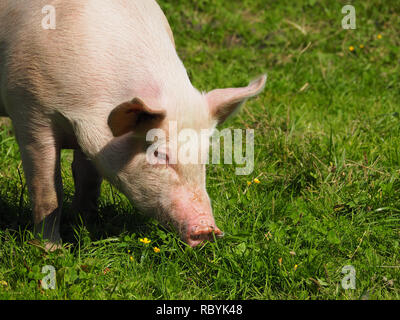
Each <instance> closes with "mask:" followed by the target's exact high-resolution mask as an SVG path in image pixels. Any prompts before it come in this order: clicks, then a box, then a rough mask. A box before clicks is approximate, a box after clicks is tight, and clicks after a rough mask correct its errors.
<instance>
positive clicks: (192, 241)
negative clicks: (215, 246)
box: [187, 225, 224, 247]
mask: <svg viewBox="0 0 400 320" xmlns="http://www.w3.org/2000/svg"><path fill="white" fill-rule="evenodd" d="M189 232H190V233H189V236H188V240H187V243H188V245H189V246H191V247H196V246H198V245H199V244H202V243H204V242H206V241H213V240H214V236H215V238H222V237H223V236H224V233H223V232H222V231H221V230H220V229H218V227H216V226H206V225H201V226H194V227H192V228H191V230H190V231H189Z"/></svg>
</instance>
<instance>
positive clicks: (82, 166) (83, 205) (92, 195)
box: [71, 150, 103, 224]
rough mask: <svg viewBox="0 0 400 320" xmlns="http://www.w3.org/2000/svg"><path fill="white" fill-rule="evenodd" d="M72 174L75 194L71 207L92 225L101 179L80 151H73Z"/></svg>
mask: <svg viewBox="0 0 400 320" xmlns="http://www.w3.org/2000/svg"><path fill="white" fill-rule="evenodd" d="M71 167H72V174H73V177H74V183H75V194H74V198H73V201H72V207H73V208H74V210H75V211H78V212H80V213H82V214H83V218H84V220H85V222H86V223H89V224H90V223H93V222H95V220H96V217H97V205H98V199H99V196H100V189H101V183H102V181H103V178H102V177H101V175H100V174H99V173H98V171H97V169H96V168H95V166H94V165H93V163H92V162H91V161H90V160H89V159H87V157H86V156H85V155H84V154H83V153H82V151H80V150H75V151H74V161H73V162H72V166H71Z"/></svg>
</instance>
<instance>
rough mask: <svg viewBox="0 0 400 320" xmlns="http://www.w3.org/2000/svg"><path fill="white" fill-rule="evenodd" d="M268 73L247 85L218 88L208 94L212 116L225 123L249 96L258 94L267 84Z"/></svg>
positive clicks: (219, 122)
mask: <svg viewBox="0 0 400 320" xmlns="http://www.w3.org/2000/svg"><path fill="white" fill-rule="evenodd" d="M266 81H267V75H263V76H261V77H259V78H257V79H256V80H254V81H252V82H251V83H250V84H249V85H248V86H247V87H243V88H229V89H216V90H213V91H210V92H209V93H207V94H206V99H207V102H208V107H209V110H210V113H211V116H212V117H213V118H214V119H216V120H217V121H218V124H221V123H223V122H224V121H225V120H226V119H227V118H228V117H229V116H231V115H232V114H234V113H235V112H236V111H238V110H239V108H240V106H241V105H242V104H243V103H244V102H245V101H246V100H247V99H249V98H251V97H254V96H256V95H258V94H259V93H260V92H261V91H262V90H263V89H264V86H265V83H266Z"/></svg>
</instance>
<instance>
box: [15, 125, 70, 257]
mask: <svg viewBox="0 0 400 320" xmlns="http://www.w3.org/2000/svg"><path fill="white" fill-rule="evenodd" d="M14 129H15V135H16V138H17V142H18V144H19V147H20V152H21V157H22V165H23V168H24V173H25V178H26V183H27V186H28V191H29V194H30V198H31V203H32V210H33V221H34V233H35V237H36V238H40V239H43V240H45V248H46V250H54V249H57V248H59V247H60V246H61V237H60V220H61V211H62V202H63V186H62V179H61V167H60V152H61V148H60V145H59V144H58V143H57V141H56V139H55V138H54V134H53V132H52V129H51V128H49V127H46V126H43V127H40V128H35V129H31V128H30V127H29V126H28V127H27V126H26V125H24V124H21V123H19V124H15V123H14Z"/></svg>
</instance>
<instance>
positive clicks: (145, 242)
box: [139, 238, 151, 244]
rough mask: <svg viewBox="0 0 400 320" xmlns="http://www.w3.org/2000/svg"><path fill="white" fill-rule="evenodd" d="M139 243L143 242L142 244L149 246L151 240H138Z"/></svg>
mask: <svg viewBox="0 0 400 320" xmlns="http://www.w3.org/2000/svg"><path fill="white" fill-rule="evenodd" d="M139 241H140V242H143V243H144V244H149V243H150V242H151V240H149V239H147V238H143V239H139Z"/></svg>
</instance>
